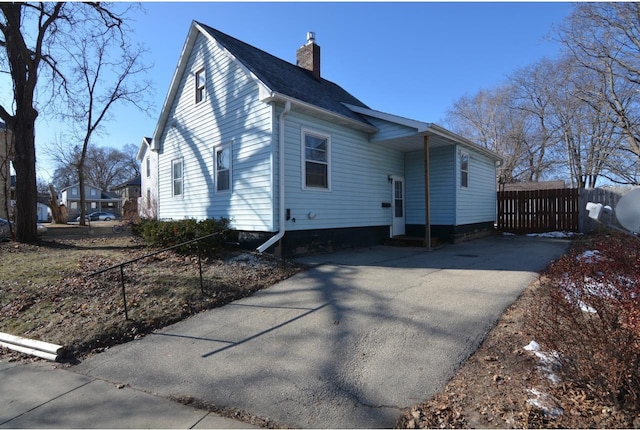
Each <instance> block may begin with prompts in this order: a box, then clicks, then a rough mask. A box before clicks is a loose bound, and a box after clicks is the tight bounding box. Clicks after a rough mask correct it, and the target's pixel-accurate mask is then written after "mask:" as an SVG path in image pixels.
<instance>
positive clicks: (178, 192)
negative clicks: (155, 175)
mask: <svg viewBox="0 0 640 430" xmlns="http://www.w3.org/2000/svg"><path fill="white" fill-rule="evenodd" d="M171 177H172V179H173V180H172V184H171V191H172V194H173V197H182V193H183V187H182V185H183V171H182V160H173V162H172V163H171Z"/></svg>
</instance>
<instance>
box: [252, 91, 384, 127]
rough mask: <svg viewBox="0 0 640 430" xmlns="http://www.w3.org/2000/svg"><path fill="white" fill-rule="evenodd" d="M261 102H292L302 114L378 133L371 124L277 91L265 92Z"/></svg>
mask: <svg viewBox="0 0 640 430" xmlns="http://www.w3.org/2000/svg"><path fill="white" fill-rule="evenodd" d="M260 100H261V101H263V102H265V103H270V102H287V101H288V102H291V105H292V106H293V107H297V108H298V110H300V111H302V112H308V113H312V114H314V115H315V116H316V117H317V118H322V119H326V120H328V121H331V122H334V123H337V124H341V125H344V126H346V127H349V128H353V129H356V130H359V131H363V132H365V133H368V134H373V133H376V132H377V131H378V128H377V127H374V126H373V125H371V124H366V123H364V122H362V121H357V120H355V119H352V118H349V117H347V116H344V115H340V114H339V113H336V112H333V111H330V110H328V109H323V108H321V107H318V106H316V105H313V104H311V103H307V102H304V101H302V100H299V99H296V98H294V97H291V96H287V95H286V94H282V93H278V92H275V91H271V92H268V93H267V92H264V93H262V94H261V97H260Z"/></svg>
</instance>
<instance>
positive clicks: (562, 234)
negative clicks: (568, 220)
mask: <svg viewBox="0 0 640 430" xmlns="http://www.w3.org/2000/svg"><path fill="white" fill-rule="evenodd" d="M577 234H578V233H573V232H570V231H550V232H548V233H529V234H528V235H527V237H550V238H554V239H567V238H570V237H573V236H575V235H577Z"/></svg>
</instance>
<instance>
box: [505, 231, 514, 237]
mask: <svg viewBox="0 0 640 430" xmlns="http://www.w3.org/2000/svg"><path fill="white" fill-rule="evenodd" d="M502 235H503V236H515V234H513V233H509V232H506V231H503V232H502Z"/></svg>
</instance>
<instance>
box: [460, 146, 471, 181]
mask: <svg viewBox="0 0 640 430" xmlns="http://www.w3.org/2000/svg"><path fill="white" fill-rule="evenodd" d="M460 186H461V187H462V188H468V187H469V153H467V152H461V153H460Z"/></svg>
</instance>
